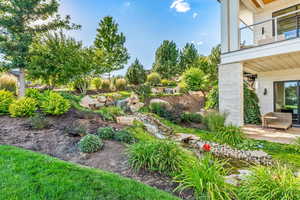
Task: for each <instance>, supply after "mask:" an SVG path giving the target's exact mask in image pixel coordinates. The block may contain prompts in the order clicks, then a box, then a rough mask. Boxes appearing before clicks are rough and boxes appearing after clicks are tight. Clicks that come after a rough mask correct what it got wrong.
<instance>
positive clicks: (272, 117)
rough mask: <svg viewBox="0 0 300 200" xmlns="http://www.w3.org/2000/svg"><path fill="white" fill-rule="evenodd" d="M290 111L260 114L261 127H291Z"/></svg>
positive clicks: (285, 128)
mask: <svg viewBox="0 0 300 200" xmlns="http://www.w3.org/2000/svg"><path fill="white" fill-rule="evenodd" d="M292 124H293V120H292V114H291V113H281V112H270V113H267V114H265V115H263V116H262V126H263V128H276V129H284V130H287V129H289V128H290V127H292Z"/></svg>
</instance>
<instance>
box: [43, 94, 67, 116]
mask: <svg viewBox="0 0 300 200" xmlns="http://www.w3.org/2000/svg"><path fill="white" fill-rule="evenodd" d="M70 107H71V104H70V102H69V100H67V99H65V98H64V97H62V96H61V95H60V94H58V93H56V92H52V91H51V92H46V93H44V95H43V100H42V103H41V108H42V111H43V112H44V113H46V114H50V115H61V114H64V113H66V112H68V111H69V109H70Z"/></svg>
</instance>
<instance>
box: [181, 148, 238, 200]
mask: <svg viewBox="0 0 300 200" xmlns="http://www.w3.org/2000/svg"><path fill="white" fill-rule="evenodd" d="M224 165H225V163H224V162H221V161H218V160H214V159H213V158H212V156H211V155H208V154H207V155H205V156H204V157H203V158H202V159H200V160H197V159H192V160H190V161H189V162H184V163H182V171H181V173H180V174H179V175H177V176H176V177H175V181H176V182H178V183H179V186H178V187H177V188H176V190H180V191H182V190H185V189H193V191H194V194H195V198H196V199H198V200H202V199H204V200H219V199H222V200H232V199H235V196H236V195H235V190H234V187H233V186H232V185H230V184H228V183H226V182H225V178H224V175H226V174H227V173H228V172H227V171H226V169H225V168H224Z"/></svg>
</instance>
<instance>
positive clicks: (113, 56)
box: [94, 16, 130, 74]
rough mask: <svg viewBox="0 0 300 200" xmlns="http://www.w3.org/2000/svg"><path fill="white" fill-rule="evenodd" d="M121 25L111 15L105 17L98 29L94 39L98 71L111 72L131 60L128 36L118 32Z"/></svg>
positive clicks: (101, 72)
mask: <svg viewBox="0 0 300 200" xmlns="http://www.w3.org/2000/svg"><path fill="white" fill-rule="evenodd" d="M118 29H119V25H118V24H117V23H116V22H115V21H114V19H113V18H112V17H110V16H107V17H104V18H103V19H102V20H101V22H100V24H99V28H98V29H97V36H96V39H95V41H94V46H95V54H96V62H97V64H98V65H99V66H98V68H97V69H96V71H95V72H96V73H98V74H103V73H110V72H112V71H114V70H119V69H122V68H124V65H125V64H127V62H128V60H129V58H130V57H129V54H128V51H127V48H126V47H125V46H124V45H125V42H126V38H125V36H124V34H123V33H119V32H118Z"/></svg>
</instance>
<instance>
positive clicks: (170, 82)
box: [160, 79, 177, 87]
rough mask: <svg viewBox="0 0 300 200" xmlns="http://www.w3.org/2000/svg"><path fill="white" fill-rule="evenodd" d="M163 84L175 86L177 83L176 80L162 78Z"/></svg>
mask: <svg viewBox="0 0 300 200" xmlns="http://www.w3.org/2000/svg"><path fill="white" fill-rule="evenodd" d="M160 83H161V85H162V86H166V87H168V86H169V87H174V86H176V85H177V83H176V81H171V80H168V79H162V80H161V82H160Z"/></svg>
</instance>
